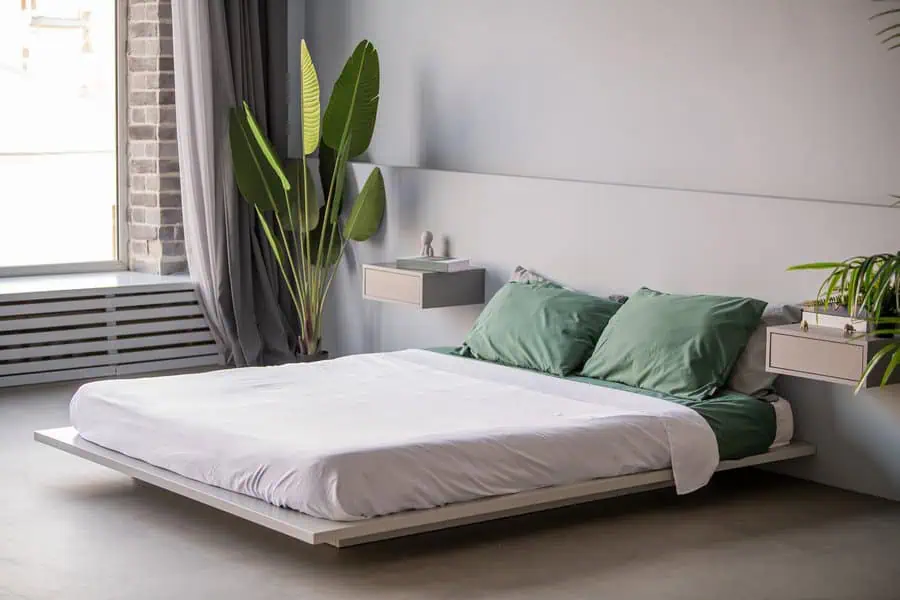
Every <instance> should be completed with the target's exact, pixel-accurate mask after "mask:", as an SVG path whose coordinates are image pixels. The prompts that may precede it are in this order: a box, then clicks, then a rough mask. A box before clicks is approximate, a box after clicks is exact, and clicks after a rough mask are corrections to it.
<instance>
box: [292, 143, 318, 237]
mask: <svg viewBox="0 0 900 600" xmlns="http://www.w3.org/2000/svg"><path fill="white" fill-rule="evenodd" d="M304 163H305V161H303V160H299V159H291V160H289V161H288V163H287V175H288V180H290V182H291V193H290V196H289V198H290V200H291V206H290V211H289V212H290V219H288V220H287V221H286V223H285V225H286V228H287V229H289V230H291V231H300V232H304V233H305V232H307V231H309V230H310V229H313V228H314V227H315V226H316V225H317V224H318V223H319V206H320V205H319V198H318V196H317V195H316V184H315V181H314V180H313V174H312V170H311V169H310V168H309V164H306V179H305V180H304V178H303V166H304Z"/></svg>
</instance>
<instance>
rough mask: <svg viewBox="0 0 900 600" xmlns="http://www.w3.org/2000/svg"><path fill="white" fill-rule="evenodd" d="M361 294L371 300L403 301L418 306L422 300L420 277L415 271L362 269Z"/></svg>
mask: <svg viewBox="0 0 900 600" xmlns="http://www.w3.org/2000/svg"><path fill="white" fill-rule="evenodd" d="M363 295H364V296H365V297H366V298H369V299H371V300H387V301H388V302H403V303H406V304H415V305H416V306H418V305H419V304H420V302H421V300H422V278H421V277H419V275H418V274H416V273H414V274H406V273H402V272H399V271H384V270H380V269H364V270H363Z"/></svg>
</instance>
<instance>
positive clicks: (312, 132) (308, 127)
mask: <svg viewBox="0 0 900 600" xmlns="http://www.w3.org/2000/svg"><path fill="white" fill-rule="evenodd" d="M319 102H320V99H319V76H318V74H316V66H315V65H314V64H313V61H312V57H311V56H310V55H309V48H307V47H306V40H300V110H301V111H302V113H303V132H302V134H303V153H304V154H306V155H307V156H308V155H310V154H312V153H313V152H315V151H316V148H317V147H318V146H319V135H320V128H321V115H320V111H321V108H320V104H319Z"/></svg>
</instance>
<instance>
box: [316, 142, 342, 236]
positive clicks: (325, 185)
mask: <svg viewBox="0 0 900 600" xmlns="http://www.w3.org/2000/svg"><path fill="white" fill-rule="evenodd" d="M336 168H337V150H335V149H334V148H332V147H331V146H329V145H328V144H326V143H325V140H322V143H321V144H320V145H319V178H320V179H321V180H322V193H323V194H324V195H325V199H326V201H327V199H328V196H329V194H332V190H331V183H332V178H333V176H334V170H335V169H336ZM345 177H346V175H345ZM335 183H337V182H335ZM340 189H341V197H339V198H333V200H332V203H333V205H332V209H331V220H332V222H333V221H335V220H337V218H338V215H340V214H341V207H342V206H343V205H344V202H345V201H346V199H347V194H346V193H345V192H344V186H343V185H342V186H341V187H340ZM332 195H333V194H332Z"/></svg>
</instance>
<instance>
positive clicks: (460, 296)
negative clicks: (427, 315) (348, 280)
mask: <svg viewBox="0 0 900 600" xmlns="http://www.w3.org/2000/svg"><path fill="white" fill-rule="evenodd" d="M362 279H363V281H362V284H363V297H364V298H366V299H367V300H379V301H382V302H400V303H402V304H411V305H413V306H418V307H419V308H440V307H445V306H464V305H467V304H481V303H483V302H484V269H479V268H472V269H466V270H464V271H456V272H453V273H435V272H430V271H414V270H412V269H398V268H397V267H395V266H394V265H393V264H375V265H363V276H362Z"/></svg>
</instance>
